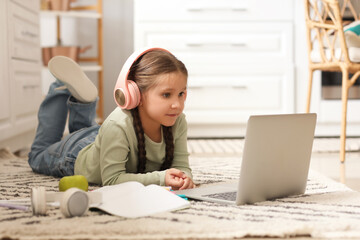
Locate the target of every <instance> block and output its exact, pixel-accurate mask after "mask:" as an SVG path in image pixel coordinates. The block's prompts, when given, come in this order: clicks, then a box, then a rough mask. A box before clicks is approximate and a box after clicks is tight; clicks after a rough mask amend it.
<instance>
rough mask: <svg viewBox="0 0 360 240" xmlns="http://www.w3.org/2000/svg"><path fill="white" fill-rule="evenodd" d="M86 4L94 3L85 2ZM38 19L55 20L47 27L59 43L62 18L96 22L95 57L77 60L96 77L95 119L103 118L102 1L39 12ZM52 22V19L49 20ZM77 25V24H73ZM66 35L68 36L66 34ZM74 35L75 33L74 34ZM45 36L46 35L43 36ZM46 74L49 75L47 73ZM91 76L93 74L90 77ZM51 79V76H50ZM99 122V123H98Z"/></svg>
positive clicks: (83, 68) (85, 70)
mask: <svg viewBox="0 0 360 240" xmlns="http://www.w3.org/2000/svg"><path fill="white" fill-rule="evenodd" d="M0 1H1V0H0ZM87 2H88V3H91V2H94V1H90V0H88V1H87ZM40 17H42V18H44V19H46V20H50V19H49V18H56V26H52V25H51V26H49V27H50V28H51V30H52V29H53V28H55V30H56V38H57V42H61V37H62V35H61V34H62V33H61V30H62V27H61V21H62V20H63V19H64V18H86V19H90V20H92V19H94V20H95V21H96V22H97V28H94V29H91V31H97V44H96V45H97V55H96V56H91V57H85V58H79V59H78V62H79V64H80V66H81V68H82V70H83V71H84V72H92V73H96V75H97V88H98V90H99V102H98V107H97V111H96V112H97V117H98V118H99V119H103V118H104V101H103V100H104V99H103V79H104V72H103V32H102V29H103V27H102V17H103V13H102V0H96V3H95V4H93V5H81V6H70V10H69V11H53V10H42V11H40ZM51 20H53V19H51ZM74 24H77V23H74ZM66 34H69V33H68V32H66ZM75 34H76V33H75ZM45 35H46V34H45ZM43 70H44V71H43V72H46V71H47V72H48V69H47V67H43ZM48 74H50V73H49V72H48ZM44 75H45V74H44ZM91 77H95V76H93V74H92V75H91ZM50 78H51V76H50ZM99 122H101V121H99Z"/></svg>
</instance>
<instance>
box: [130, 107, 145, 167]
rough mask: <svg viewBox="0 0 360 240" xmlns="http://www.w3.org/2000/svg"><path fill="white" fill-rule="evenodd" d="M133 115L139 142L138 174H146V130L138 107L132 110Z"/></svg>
mask: <svg viewBox="0 0 360 240" xmlns="http://www.w3.org/2000/svg"><path fill="white" fill-rule="evenodd" d="M131 115H132V116H133V119H134V128H135V133H136V138H137V140H138V165H137V172H138V173H144V172H145V165H146V149H145V136H144V129H143V127H142V124H141V119H140V115H139V110H138V108H137V107H136V108H134V109H132V110H131Z"/></svg>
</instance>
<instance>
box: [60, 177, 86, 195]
mask: <svg viewBox="0 0 360 240" xmlns="http://www.w3.org/2000/svg"><path fill="white" fill-rule="evenodd" d="M72 187H76V188H79V189H81V190H84V191H85V192H87V191H88V187H89V184H88V181H87V179H86V177H84V176H82V175H74V176H67V177H63V178H61V179H60V181H59V191H60V192H65V191H66V190H68V189H69V188H72Z"/></svg>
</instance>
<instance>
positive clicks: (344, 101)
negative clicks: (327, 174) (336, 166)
mask: <svg viewBox="0 0 360 240" xmlns="http://www.w3.org/2000/svg"><path fill="white" fill-rule="evenodd" d="M342 73H343V74H342V75H343V76H342V93H341V100H342V114H341V134H340V162H341V163H344V162H345V144H346V115H347V101H348V94H349V87H348V81H349V76H348V71H347V70H344V69H343V71H342Z"/></svg>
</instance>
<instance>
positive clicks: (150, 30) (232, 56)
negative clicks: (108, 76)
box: [134, 0, 294, 136]
mask: <svg viewBox="0 0 360 240" xmlns="http://www.w3.org/2000/svg"><path fill="white" fill-rule="evenodd" d="M280 6H281V7H280ZM149 9H151V11H149ZM134 27H135V29H134V46H135V48H140V47H143V46H159V47H164V48H167V49H169V50H170V51H171V52H173V53H174V55H176V56H177V57H178V58H179V59H180V60H182V61H183V62H184V63H185V65H186V66H187V68H188V70H189V79H188V99H187V102H186V107H185V113H186V115H187V120H188V124H189V135H190V136H239V135H243V129H244V125H245V124H246V121H247V119H248V117H249V115H253V114H274V113H290V112H293V111H294V56H293V1H292V0H276V1H267V0H242V1H239V0H223V1H219V0H210V1H209V0H207V1H204V0H173V1H166V0H152V1H147V0H136V1H135V5H134ZM226 129H227V130H226ZM234 129H237V130H236V131H234Z"/></svg>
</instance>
